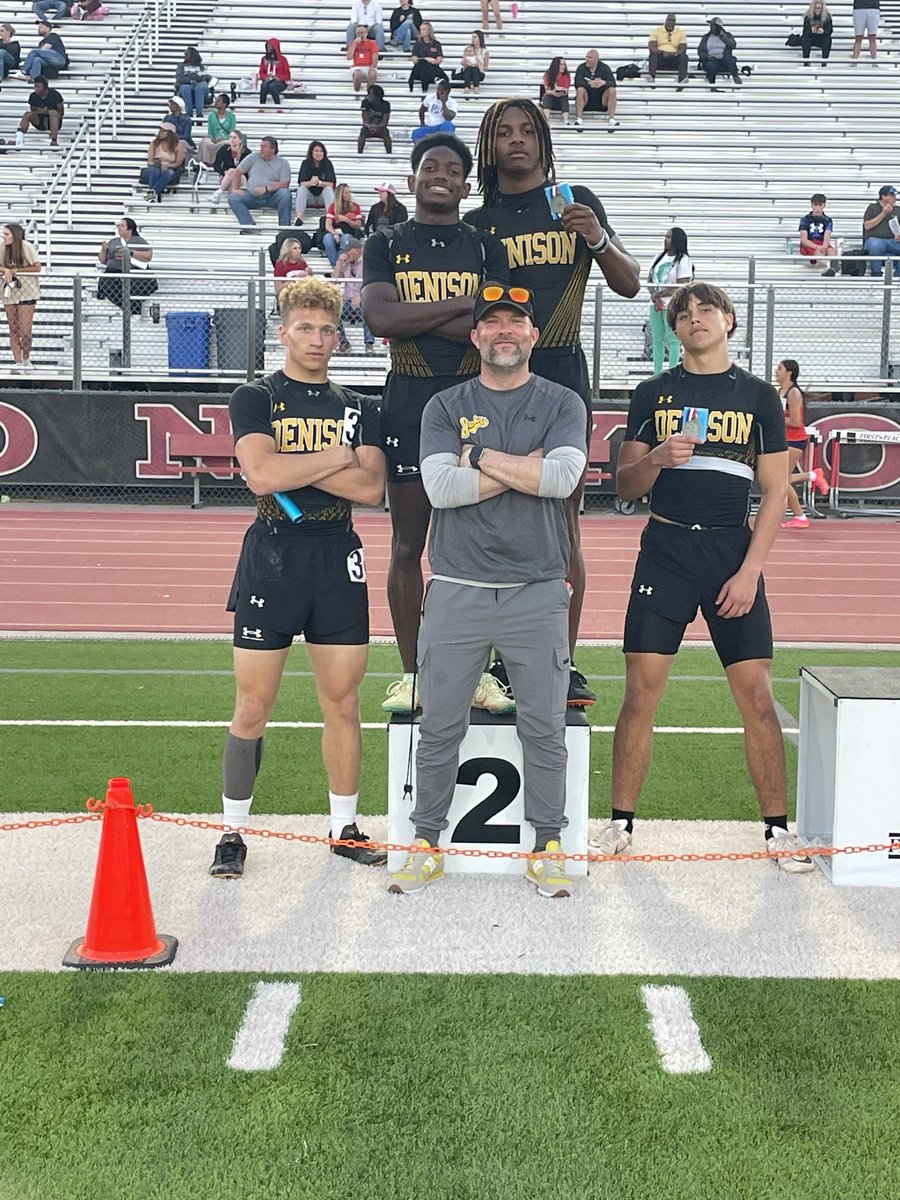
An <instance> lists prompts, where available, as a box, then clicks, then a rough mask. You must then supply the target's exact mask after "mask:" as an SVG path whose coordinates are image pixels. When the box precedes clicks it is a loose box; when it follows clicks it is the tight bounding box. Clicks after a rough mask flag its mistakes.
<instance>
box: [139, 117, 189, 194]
mask: <svg viewBox="0 0 900 1200" xmlns="http://www.w3.org/2000/svg"><path fill="white" fill-rule="evenodd" d="M183 166H184V146H183V144H182V143H181V142H180V141H179V140H178V136H177V134H176V133H175V130H174V129H173V128H172V126H171V125H167V124H166V122H165V121H164V122H163V123H162V124H161V125H160V127H159V130H158V131H157V134H156V137H155V138H154V139H153V141H152V142H151V143H150V145H149V146H148V148H147V170H146V174H145V175H144V178H145V179H146V180H147V185H148V187H149V191H148V192H147V199H148V200H155V201H156V202H157V204H158V203H159V202H160V201H161V200H162V196H163V192H164V191H165V190H166V188H169V187H171V186H172V184H173V183H175V182H176V181H177V179H178V172H179V170H180V168H181V167H183Z"/></svg>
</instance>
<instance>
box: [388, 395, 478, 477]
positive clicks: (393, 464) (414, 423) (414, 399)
mask: <svg viewBox="0 0 900 1200" xmlns="http://www.w3.org/2000/svg"><path fill="white" fill-rule="evenodd" d="M465 378H466V377H465V376H460V375H433V376H429V377H428V378H426V379H419V378H417V377H416V376H413V375H397V374H395V373H394V372H393V371H391V372H390V373H389V375H388V377H387V379H386V380H385V384H384V393H383V394H382V398H381V436H382V438H383V444H384V453H385V457H386V458H387V464H388V466H387V479H388V483H408V482H409V481H410V480H413V479H418V480H421V478H422V473H421V471H420V470H419V434H420V432H421V427H422V413H423V412H424V411H425V405H426V404H427V403H428V401H429V400H430V399H431V397H432V396H435V395H437V393H438V392H443V391H445V390H446V389H447V388H451V387H455V386H456V385H457V384H458V383H462V382H463V380H464V379H465Z"/></svg>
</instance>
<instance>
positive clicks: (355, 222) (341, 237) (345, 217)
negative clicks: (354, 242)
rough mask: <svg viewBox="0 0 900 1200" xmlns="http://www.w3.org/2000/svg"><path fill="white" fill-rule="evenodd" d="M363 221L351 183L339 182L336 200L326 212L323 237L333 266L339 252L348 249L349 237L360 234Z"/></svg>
mask: <svg viewBox="0 0 900 1200" xmlns="http://www.w3.org/2000/svg"><path fill="white" fill-rule="evenodd" d="M362 223H363V216H362V209H361V208H360V206H359V205H358V204H357V203H356V201H355V200H354V199H353V193H352V192H351V190H350V184H349V183H339V184H338V186H337V191H336V192H335V194H334V200H333V201H332V203H331V204H329V206H328V211H327V212H326V213H325V236H324V238H323V239H322V248H323V250H324V251H325V257H326V258H327V259H328V261H329V262H330V263H331V265H332V267H333V266H334V264H335V263H336V262H337V260H338V254H342V253H343V252H344V250H346V249H347V243H348V241H349V239H350V238H351V237H357V236H358V234H359V232H360V230H361V229H362Z"/></svg>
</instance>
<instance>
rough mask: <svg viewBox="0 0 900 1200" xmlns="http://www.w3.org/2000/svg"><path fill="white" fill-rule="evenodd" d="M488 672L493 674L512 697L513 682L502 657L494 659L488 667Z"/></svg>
mask: <svg viewBox="0 0 900 1200" xmlns="http://www.w3.org/2000/svg"><path fill="white" fill-rule="evenodd" d="M488 674H489V675H493V677H494V678H495V679H496V680H497V682H498V683H499V684H500V686H501V687H502V688H504V689H505V690H506V691H507V692H508V694H509V696H510V697H512V694H513V690H512V684H511V683H510V682H509V676H508V675H507V673H506V667H505V666H504V663H503V659H502V658H495V659H494V661H493V662H492V663H491V665H490V666H489V667H488Z"/></svg>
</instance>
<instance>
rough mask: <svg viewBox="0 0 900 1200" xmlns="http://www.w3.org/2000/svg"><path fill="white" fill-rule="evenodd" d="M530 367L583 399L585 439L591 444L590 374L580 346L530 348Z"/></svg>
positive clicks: (537, 373)
mask: <svg viewBox="0 0 900 1200" xmlns="http://www.w3.org/2000/svg"><path fill="white" fill-rule="evenodd" d="M530 365H531V369H532V371H533V372H534V373H535V375H540V376H541V377H542V378H543V379H552V380H553V382H554V383H561V384H562V385H563V387H567V388H571V389H572V391H573V392H576V393H577V394H578V395H579V396H580V397H581V399H582V400H583V401H584V406H585V408H586V409H587V440H588V446H590V444H591V434H592V433H593V431H594V427H593V413H592V409H591V376H590V372H589V371H588V365H587V359H586V358H585V357H584V350H582V348H581V346H580V345H578V346H554V347H552V348H550V349H547V350H532V352H531V364H530Z"/></svg>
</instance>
